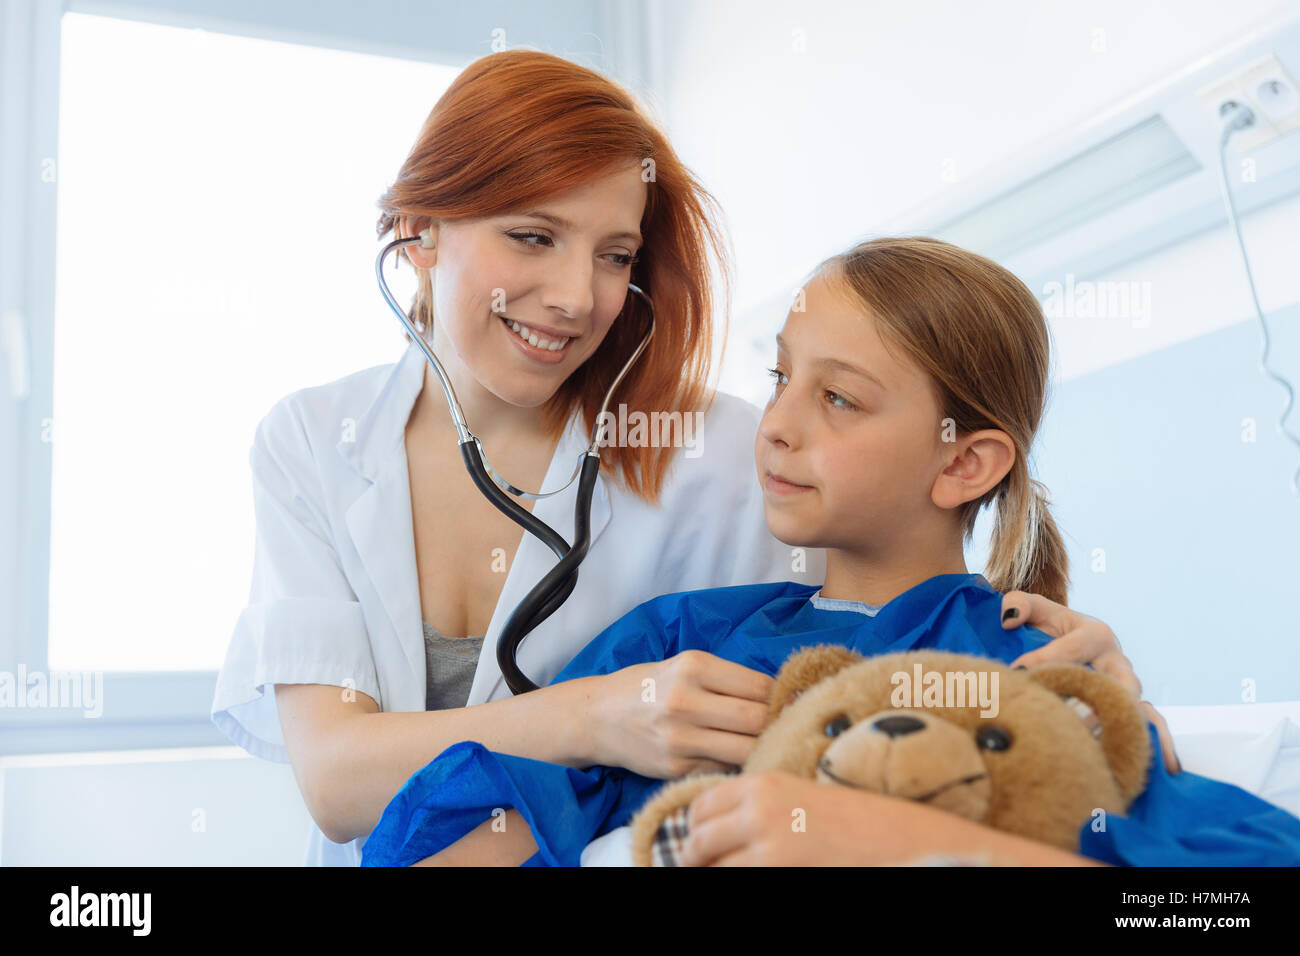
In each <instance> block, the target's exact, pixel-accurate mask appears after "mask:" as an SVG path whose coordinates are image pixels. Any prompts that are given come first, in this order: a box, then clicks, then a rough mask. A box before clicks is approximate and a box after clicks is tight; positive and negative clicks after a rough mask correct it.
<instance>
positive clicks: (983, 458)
mask: <svg viewBox="0 0 1300 956" xmlns="http://www.w3.org/2000/svg"><path fill="white" fill-rule="evenodd" d="M948 449H949V452H948V453H950V454H952V458H951V460H950V461H949V463H948V464H947V465H946V466H945V467H944V469H943V471H941V472H940V473H939V474H938V476H937V477H936V478H935V480H934V484H933V486H932V487H931V488H930V500H931V501H933V502H934V503H935V504H936V505H938V506H939V507H940V508H947V509H952V508H958V507H960V506H961V505H963V504H965V503H966V502H968V501H974V500H975V499H976V498H982V497H983V496H984V494H985V493H986V492H987V491H988V490H989V489H990V488H995V487H997V485H998V482H1000V481H1001V480H1002V479H1003V478H1005V477H1006V476H1007V473H1008V472H1009V471H1011V468H1012V466H1013V465H1014V464H1015V463H1016V443H1015V442H1014V441H1012V440H1011V436H1010V435H1008V434H1007V433H1006V432H1004V431H1002V430H1000V429H996V428H985V429H982V430H980V431H977V432H972V433H971V434H969V435H965V436H963V437H962V438H960V439H959V440H958V441H957V443H956V445H950V446H948Z"/></svg>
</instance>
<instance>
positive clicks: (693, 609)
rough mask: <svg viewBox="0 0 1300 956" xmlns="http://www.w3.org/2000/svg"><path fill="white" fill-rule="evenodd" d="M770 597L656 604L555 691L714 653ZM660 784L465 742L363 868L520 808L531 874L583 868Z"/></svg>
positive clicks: (565, 674) (577, 664)
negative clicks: (595, 845) (590, 847)
mask: <svg viewBox="0 0 1300 956" xmlns="http://www.w3.org/2000/svg"><path fill="white" fill-rule="evenodd" d="M771 593H772V592H771V589H770V588H765V587H742V588H725V589H719V590H717V591H706V592H679V593H676V594H665V595H661V596H660V597H656V598H652V599H651V600H649V601H646V602H645V603H643V604H641V605H639V606H638V607H636V608H634V609H633V610H631V611H629V612H628V613H627V614H625V615H624V616H623V617H621V618H619V619H618V620H617V621H615V622H614V623H613V624H611V625H610V626H609V627H607V628H606V629H605V630H604V631H602V632H601V633H600V634H598V635H597V636H596V637H595V638H594V639H592V641H591V642H590V643H589V644H588V645H587V646H586V647H585V648H584V649H583V650H582V651H580V652H579V653H578V655H577V656H576V657H575V658H574V659H573V660H572V661H570V662H569V664H568V665H567V666H566V667H565V668H564V669H563V670H562V671H561V672H560V673H559V674H558V675H556V678H555V680H554V681H553V682H552V683H559V682H561V681H565V680H572V679H574V678H578V677H587V676H591V675H595V674H609V673H612V672H614V671H616V670H621V669H622V668H624V667H630V666H632V665H633V664H643V663H647V662H649V661H662V660H666V659H667V658H669V657H672V656H673V655H675V654H677V653H680V652H681V651H683V650H690V649H700V650H704V649H708V648H709V647H711V646H714V645H715V644H716V643H718V642H720V641H721V640H722V638H723V637H725V636H726V635H727V634H729V633H730V632H731V630H732V629H734V627H735V625H736V623H737V622H738V621H739V620H741V619H743V617H745V616H748V614H750V613H752V611H753V610H754V609H756V608H757V607H760V606H762V605H763V604H764V603H765V602H766V601H767V600H769V599H770V596H771ZM662 784H663V781H662V780H654V779H651V778H648V777H643V776H641V775H639V774H636V773H633V772H631V771H629V770H626V769H624V768H622V767H599V766H598V767H590V768H587V769H584V770H578V769H575V768H572V767H565V766H561V765H559V764H553V763H547V762H545V761H540V760H532V759H529V758H525V757H517V756H512V755H508V754H500V753H496V752H494V751H491V750H488V749H487V748H486V747H484V746H483V745H482V744H479V743H475V742H473V741H463V742H461V743H458V744H453V745H452V746H451V747H448V748H447V749H446V750H444V751H443V752H442V753H441V754H439V755H438V756H437V757H435V758H434V759H433V760H432V761H430V762H429V763H428V764H426V765H425V766H424V767H423V768H422V769H421V770H419V771H417V772H416V773H415V775H414V776H412V777H411V778H410V779H409V780H408V781H407V782H406V784H405V785H404V786H403V787H402V789H401V790H400V791H399V792H398V793H397V795H396V796H395V797H394V798H393V799H392V800H391V801H390V802H389V804H388V806H387V807H385V808H384V812H383V814H382V815H381V816H380V818H379V822H378V823H377V824H376V825H375V828H374V830H372V831H371V833H370V836H369V837H368V838H367V839H366V843H365V846H364V847H362V853H361V865H362V866H409V865H411V864H412V863H415V862H418V861H419V860H422V859H424V858H425V857H427V856H431V855H433V854H434V853H437V852H438V851H440V850H444V849H446V848H447V847H449V846H451V844H453V843H455V842H456V841H457V840H459V839H460V838H461V837H463V836H465V835H466V834H467V833H469V832H470V831H471V830H473V829H474V828H475V827H477V826H478V825H479V824H481V823H483V822H485V821H487V820H489V819H492V818H493V815H494V814H493V811H495V810H504V809H506V808H514V809H516V810H518V811H519V813H520V815H521V816H522V817H523V818H524V819H525V820H526V821H528V826H529V828H530V829H531V830H532V832H533V837H534V838H535V839H536V841H537V846H538V852H537V853H536V854H535V855H534V856H533V857H531V858H530V859H529V860H528V861H526V862H525V864H524V865H525V866H537V865H545V866H578V865H579V863H580V860H581V856H582V850H583V848H585V847H586V845H587V844H588V843H590V842H591V841H592V840H594V839H595V838H596V837H598V836H601V835H603V834H605V833H608V832H609V831H610V830H612V829H614V828H615V827H618V826H622V825H623V824H625V823H627V822H628V820H630V819H631V817H632V814H633V813H635V812H636V810H637V809H638V808H639V807H640V806H641V805H642V804H643V803H644V802H645V799H646V797H647V796H648V795H649V793H650V791H652V790H653V789H655V788H656V787H658V786H661V785H662Z"/></svg>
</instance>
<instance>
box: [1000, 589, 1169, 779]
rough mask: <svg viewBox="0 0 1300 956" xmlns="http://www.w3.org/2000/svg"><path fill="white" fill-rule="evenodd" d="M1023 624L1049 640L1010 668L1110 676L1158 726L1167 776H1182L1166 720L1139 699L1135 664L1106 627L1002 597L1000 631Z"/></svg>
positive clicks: (1057, 608)
mask: <svg viewBox="0 0 1300 956" xmlns="http://www.w3.org/2000/svg"><path fill="white" fill-rule="evenodd" d="M1013 611H1014V613H1012V612H1013ZM1022 624H1028V625H1029V626H1030V627H1036V628H1038V629H1039V630H1040V631H1042V632H1044V633H1045V634H1049V635H1051V636H1052V638H1053V641H1052V643H1050V644H1047V645H1044V646H1043V647H1040V648H1039V649H1038V650H1036V651H1029V652H1028V653H1026V654H1021V655H1020V656H1019V657H1017V658H1016V659H1015V660H1014V661H1012V662H1011V666H1012V667H1016V666H1019V665H1022V664H1023V665H1024V666H1025V667H1034V666H1036V665H1038V664H1048V663H1069V662H1073V663H1078V664H1091V665H1092V668H1093V670H1096V671H1101V672H1102V673H1104V674H1109V675H1110V676H1111V677H1114V678H1115V679H1116V680H1118V681H1119V682H1120V683H1121V684H1123V685H1124V686H1125V687H1127V688H1128V689H1129V690H1130V691H1131V692H1132V694H1133V696H1134V697H1136V698H1138V700H1139V701H1140V702H1141V704H1142V711H1143V713H1145V714H1146V716H1147V720H1149V721H1151V723H1153V724H1155V725H1156V732H1157V733H1158V734H1159V736H1160V749H1161V751H1162V752H1163V754H1164V762H1165V769H1166V770H1167V771H1168V772H1169V773H1179V772H1181V770H1182V765H1181V764H1180V763H1179V762H1178V754H1177V752H1176V751H1175V750H1174V738H1173V736H1172V735H1171V734H1170V733H1169V728H1168V727H1167V726H1166V725H1165V719H1164V718H1163V717H1161V716H1160V714H1159V713H1158V712H1157V711H1156V709H1155V708H1154V707H1152V706H1151V705H1150V704H1149V703H1148V702H1147V701H1145V700H1142V699H1141V698H1142V682H1141V681H1140V680H1138V676H1137V674H1136V673H1134V671H1133V663H1132V662H1131V661H1130V660H1129V659H1128V658H1127V657H1125V656H1124V652H1123V651H1122V650H1120V646H1119V638H1117V637H1116V636H1115V632H1114V631H1112V630H1111V629H1110V628H1109V627H1107V626H1106V624H1105V622H1103V621H1099V620H1097V619H1096V618H1095V617H1089V616H1088V615H1086V614H1080V613H1079V612H1078V611H1074V610H1071V609H1070V608H1068V607H1064V606H1063V605H1060V604H1057V603H1056V602H1055V601H1049V600H1048V599H1047V598H1045V597H1043V596H1042V595H1041V594H1028V593H1026V592H1024V591H1008V592H1007V593H1006V594H1004V595H1003V596H1002V626H1003V628H1012V627H1019V626H1020V625H1022Z"/></svg>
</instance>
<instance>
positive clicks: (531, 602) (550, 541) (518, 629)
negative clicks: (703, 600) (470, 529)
mask: <svg viewBox="0 0 1300 956" xmlns="http://www.w3.org/2000/svg"><path fill="white" fill-rule="evenodd" d="M432 233H433V231H432V229H431V228H430V229H425V230H423V231H421V233H420V234H419V235H418V236H412V237H410V238H406V239H395V240H393V241H392V242H390V243H389V244H388V245H386V246H384V248H383V249H382V250H380V253H379V257H378V258H377V259H376V260H375V275H376V276H377V277H378V279H379V291H380V292H382V293H383V294H384V299H385V300H386V301H387V302H388V305H389V307H390V308H391V309H392V310H393V311H394V312H395V313H396V314H397V317H398V318H399V319H401V320H402V325H403V326H405V327H406V331H407V332H409V333H410V335H411V338H412V340H413V341H415V343H416V344H417V345H419V346H420V350H421V351H422V352H424V357H425V358H427V359H428V360H429V364H430V365H432V366H433V371H434V373H435V374H436V375H437V376H438V381H439V383H441V385H442V391H443V394H444V395H445V396H446V397H447V407H448V409H449V410H450V411H451V420H452V423H453V424H454V425H455V426H456V434H457V435H458V436H459V440H458V444H459V445H460V454H461V457H462V458H463V459H464V460H465V467H466V468H467V469H468V470H469V475H470V477H471V478H472V479H473V480H474V484H475V485H477V486H478V490H479V491H481V492H482V493H483V494H484V496H486V497H487V499H488V500H489V501H490V502H492V504H494V505H496V507H497V509H498V510H500V511H502V512H504V513H505V514H506V515H508V516H509V517H510V518H512V519H513V520H514V521H515V522H516V523H517V524H520V525H522V526H523V528H524V530H526V531H530V532H532V534H533V535H535V536H536V537H537V538H539V539H540V540H541V541H542V543H544V544H545V545H546V546H547V547H548V548H550V549H551V550H552V551H553V552H555V556H556V557H557V558H559V559H560V560H559V563H557V564H556V565H555V567H553V568H551V570H550V572H549V573H548V574H547V575H546V576H545V577H543V578H542V579H541V580H540V581H538V582H537V584H536V585H535V586H534V587H533V589H532V590H531V591H529V592H528V594H527V595H526V596H525V597H524V599H523V600H522V601H520V602H519V605H518V607H516V608H515V609H514V611H513V612H512V613H511V615H510V617H509V618H508V619H507V620H506V623H505V626H504V627H503V628H502V629H501V634H500V636H499V637H498V638H497V665H498V666H499V667H500V668H501V673H502V675H503V676H504V677H505V679H506V684H507V685H508V686H509V688H510V692H511V693H512V694H522V693H525V692H527V691H530V690H536V689H537V685H536V684H534V683H533V682H532V681H531V680H529V679H528V678H527V677H526V676H525V675H524V673H523V671H521V670H520V669H519V665H518V663H516V661H515V657H516V655H517V654H518V653H519V645H520V644H521V643H522V642H523V639H524V638H525V637H527V636H528V634H529V632H531V631H532V630H533V629H534V628H536V627H538V626H539V625H540V624H541V623H542V622H543V621H545V620H546V619H547V618H548V617H550V616H551V615H552V614H554V613H555V612H556V611H557V610H559V608H560V605H562V604H563V603H564V602H565V601H566V600H568V597H569V595H570V594H572V593H573V589H574V587H575V586H577V583H578V565H580V564H581V563H582V559H583V558H585V557H586V556H587V546H588V545H589V544H590V525H591V496H592V491H593V490H594V489H595V487H596V475H597V473H598V472H599V471H600V451H599V441H600V438H601V429H602V424H603V422H604V420H605V412H606V410H607V409H608V407H609V400H610V398H611V397H612V396H613V394H614V389H616V388H618V383H619V382H621V381H622V380H623V376H625V375H626V374H627V372H628V369H630V368H631V367H632V363H633V362H635V361H636V360H637V359H638V358H640V357H641V353H642V352H644V351H645V347H646V346H647V345H648V344H650V337H651V336H652V335H654V331H655V312H654V303H653V302H651V301H650V297H649V296H648V295H646V294H645V293H644V292H643V291H641V289H639V288H637V287H636V286H635V285H633V284H632V283H630V282H629V283H628V285H627V287H628V291H630V292H634V293H636V295H637V296H639V297H640V298H641V300H642V301H643V302H645V304H646V307H647V308H648V309H649V310H650V327H649V330H648V331H647V332H646V334H645V337H644V338H643V339H642V340H641V344H640V345H638V346H637V348H636V351H635V352H633V353H632V357H631V358H629V359H628V360H627V362H625V363H624V365H623V369H622V371H620V372H619V373H618V376H617V377H616V378H615V379H614V381H613V382H612V383H611V384H610V386H609V388H608V389H607V390H606V392H605V400H604V401H603V402H602V403H601V405H600V412H599V414H597V416H596V425H595V427H593V428H592V431H591V442H590V443H589V444H588V445H587V449H586V451H584V452H582V453H581V454H580V455H579V456H578V463H577V465H576V466H575V467H574V469H573V475H572V476H571V477H570V478H569V480H568V481H566V482H565V483H564V485H563V486H562V487H559V488H556V489H555V490H554V491H547V492H540V491H539V492H537V493H536V494H533V493H531V492H527V491H523V490H522V489H520V488H516V487H515V486H514V485H512V484H510V482H508V481H506V480H505V479H504V478H503V477H501V475H499V474H497V472H496V470H495V469H494V468H493V467H492V465H491V463H489V462H488V459H487V455H486V454H485V453H484V451H483V443H482V442H480V441H479V440H478V438H477V437H475V435H474V434H473V433H472V432H471V431H470V430H469V426H468V425H467V424H465V412H464V410H463V409H462V408H461V407H460V402H459V401H458V400H457V399H456V392H455V390H454V389H453V388H452V387H451V379H449V378H448V377H447V372H446V370H445V369H444V368H443V367H442V363H441V362H439V361H438V356H436V355H434V354H433V349H431V348H430V347H429V343H428V342H426V341H425V338H424V336H423V335H421V334H420V332H419V331H418V330H417V329H416V328H415V326H414V324H413V323H412V322H411V319H410V317H409V316H408V315H407V314H406V313H405V312H403V311H402V309H401V307H400V306H399V305H398V304H397V301H396V300H395V299H394V298H393V294H392V293H391V292H390V291H389V290H388V283H386V282H385V281H384V257H385V256H387V255H388V253H389V252H391V251H392V250H394V249H396V248H398V247H399V246H404V245H407V244H409V243H412V242H418V243H420V245H421V247H423V248H425V249H432V248H433V247H434V241H433V234H432ZM575 479H578V497H577V501H576V502H575V504H574V509H573V545H572V546H570V545H569V543H568V542H566V541H565V540H564V538H563V537H562V536H561V535H560V534H559V533H558V532H557V531H556V530H555V529H554V528H552V527H551V526H550V525H548V524H547V523H546V522H544V521H542V520H540V519H539V518H536V517H534V516H533V515H532V514H531V513H530V512H528V511H526V510H525V509H523V508H521V507H520V506H519V505H518V504H516V503H515V501H514V499H513V498H511V495H514V496H515V497H516V498H528V499H531V500H534V501H535V500H537V499H540V498H549V497H551V496H552V495H558V494H559V493H560V492H562V491H564V490H565V489H566V488H568V487H569V485H571V484H573V482H574V480H575Z"/></svg>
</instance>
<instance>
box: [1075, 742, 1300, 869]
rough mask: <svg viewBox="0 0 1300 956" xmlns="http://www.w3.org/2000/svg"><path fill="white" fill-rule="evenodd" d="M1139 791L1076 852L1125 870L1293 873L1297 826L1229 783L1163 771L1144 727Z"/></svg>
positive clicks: (1298, 853)
mask: <svg viewBox="0 0 1300 956" xmlns="http://www.w3.org/2000/svg"><path fill="white" fill-rule="evenodd" d="M1147 733H1148V736H1149V737H1150V739H1151V750H1152V758H1151V764H1150V765H1149V767H1148V781H1147V787H1146V789H1145V790H1144V791H1143V792H1142V793H1141V794H1140V795H1139V796H1138V798H1137V800H1135V801H1134V802H1133V805H1132V806H1131V807H1129V812H1128V813H1127V814H1125V815H1123V816H1114V815H1108V816H1106V817H1105V818H1099V819H1098V820H1093V821H1089V822H1088V823H1086V824H1084V826H1083V828H1082V829H1081V830H1080V832H1079V852H1080V853H1081V854H1083V855H1084V856H1088V857H1092V858H1093V859H1097V860H1102V861H1103V862H1106V863H1112V864H1116V865H1126V866H1300V819H1297V818H1296V817H1294V816H1292V815H1291V814H1289V813H1287V812H1286V811H1285V810H1283V809H1282V808H1281V807H1277V806H1274V805H1273V804H1271V803H1269V802H1267V801H1266V800H1263V799H1261V798H1259V797H1257V796H1255V795H1253V794H1251V793H1248V792H1246V791H1245V790H1242V789H1241V788H1240V787H1236V786H1234V785H1232V784H1230V783H1223V782H1222V781H1219V780H1211V779H1210V778H1208V777H1202V776H1200V775H1198V774H1194V773H1188V772H1187V771H1183V772H1182V773H1175V774H1170V773H1168V772H1167V771H1166V770H1165V766H1164V757H1163V755H1162V753H1161V750H1160V738H1159V734H1158V733H1157V731H1156V728H1155V725H1154V724H1147Z"/></svg>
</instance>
